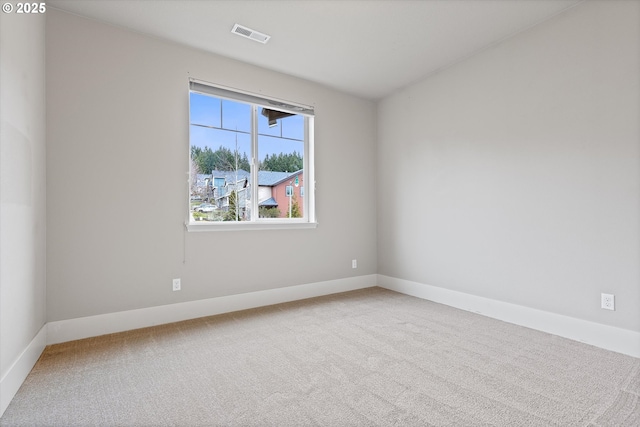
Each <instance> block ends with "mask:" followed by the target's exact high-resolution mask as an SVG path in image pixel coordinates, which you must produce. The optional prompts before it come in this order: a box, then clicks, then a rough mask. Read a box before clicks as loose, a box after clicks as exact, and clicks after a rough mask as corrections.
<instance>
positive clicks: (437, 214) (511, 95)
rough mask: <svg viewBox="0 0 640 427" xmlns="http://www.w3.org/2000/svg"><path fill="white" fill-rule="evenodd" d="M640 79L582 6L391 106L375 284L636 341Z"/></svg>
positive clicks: (628, 42) (630, 59) (623, 32)
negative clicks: (531, 313)
mask: <svg viewBox="0 0 640 427" xmlns="http://www.w3.org/2000/svg"><path fill="white" fill-rule="evenodd" d="M639 75H640V3H638V2H635V1H631V2H629V1H627V2H625V1H616V2H604V1H603V2H586V3H585V4H583V5H581V6H579V7H577V8H574V9H572V10H570V11H568V12H566V13H564V14H561V15H559V16H557V17H555V18H554V19H552V20H549V21H546V22H545V23H543V24H541V25H539V26H536V27H534V28H532V29H530V30H529V31H526V32H524V33H521V34H519V35H517V36H516V37H514V38H511V39H509V40H506V41H503V42H502V43H500V44H498V45H496V46H494V47H492V48H491V49H488V50H485V51H484V52H482V53H480V54H478V55H476V56H474V57H472V58H470V59H467V60H465V61H463V62H460V63H458V64H456V65H455V66H452V67H450V68H448V69H446V70H444V71H442V72H440V73H438V74H435V75H432V76H429V77H428V78H426V79H424V80H423V81H421V82H418V83H416V84H414V85H412V86H410V87H407V88H406V89H405V90H403V91H401V92H400V93H397V94H395V95H393V96H391V97H389V98H388V99H385V100H383V101H382V102H381V103H380V104H379V108H378V115H379V117H380V120H379V122H378V138H379V139H378V141H379V142H378V182H379V186H378V191H379V199H378V272H379V273H380V274H383V275H387V276H390V277H396V278H400V279H406V280H411V281H415V282H419V283H424V284H428V285H433V286H438V287H442V288H446V289H450V290H455V291H461V292H465V293H469V294H473V295H478V296H482V297H487V298H492V299H496V300H501V301H505V302H510V303H515V304H520V305H524V306H528V307H532V308H536V309H541V310H545V311H549V312H553V313H560V314H564V315H568V316H571V317H576V318H580V319H585V320H590V321H595V322H599V323H602V324H607V325H611V326H616V327H620V328H625V329H629V330H634V331H640V286H638V284H639V283H640V262H639V260H640V228H639V223H640V222H639V220H638V218H640V124H639V123H640V105H639V103H640V86H639V79H638V76H639ZM601 292H606V293H613V294H615V295H616V311H605V310H602V309H600V293H601Z"/></svg>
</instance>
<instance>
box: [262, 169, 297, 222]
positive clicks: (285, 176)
mask: <svg viewBox="0 0 640 427" xmlns="http://www.w3.org/2000/svg"><path fill="white" fill-rule="evenodd" d="M258 185H259V188H258V206H264V207H270V208H278V210H279V211H280V218H288V217H289V212H290V211H291V210H292V209H293V205H294V204H296V203H297V204H298V212H300V215H304V209H303V203H302V200H303V199H302V198H303V197H304V174H303V171H302V170H299V171H297V172H271V171H260V172H258Z"/></svg>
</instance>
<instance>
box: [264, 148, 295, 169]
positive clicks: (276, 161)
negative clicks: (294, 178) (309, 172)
mask: <svg viewBox="0 0 640 427" xmlns="http://www.w3.org/2000/svg"><path fill="white" fill-rule="evenodd" d="M302 168H303V161H302V156H301V155H300V154H299V153H298V152H297V151H294V152H293V153H279V154H273V155H271V156H270V155H268V154H267V155H266V156H265V158H264V160H263V161H262V163H261V164H260V169H261V170H266V171H273V172H296V171H299V170H300V169H302Z"/></svg>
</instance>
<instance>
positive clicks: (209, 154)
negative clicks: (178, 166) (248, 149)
mask: <svg viewBox="0 0 640 427" xmlns="http://www.w3.org/2000/svg"><path fill="white" fill-rule="evenodd" d="M236 157H237V162H238V169H243V170H246V171H249V170H250V169H251V166H250V165H249V158H248V157H247V153H239V152H237V151H231V150H230V149H228V148H226V147H223V146H220V147H219V148H218V149H217V150H216V151H213V150H212V149H211V148H209V147H204V148H200V147H195V146H192V147H191V159H192V160H193V161H194V163H195V164H196V165H197V167H198V170H199V171H200V173H205V174H210V173H211V171H212V170H221V171H234V170H236Z"/></svg>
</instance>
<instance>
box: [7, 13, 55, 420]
mask: <svg viewBox="0 0 640 427" xmlns="http://www.w3.org/2000/svg"><path fill="white" fill-rule="evenodd" d="M44 48H45V18H44V16H41V15H17V14H15V13H14V14H8V13H2V14H0V52H2V54H1V55H0V123H1V127H0V133H1V134H0V173H1V176H0V235H1V236H2V239H1V240H0V242H1V247H0V378H2V399H1V403H2V405H1V406H2V407H1V408H0V413H2V411H4V409H5V405H6V404H8V403H9V402H8V400H7V399H8V398H9V397H11V396H13V393H15V391H17V387H16V388H15V389H12V387H11V386H10V385H9V386H8V388H7V386H6V384H5V380H6V379H7V375H8V374H9V371H10V370H11V369H12V366H14V363H16V362H17V360H18V359H19V357H20V356H21V355H22V353H23V352H24V351H25V349H26V348H27V347H28V346H29V344H30V343H31V342H32V340H33V339H34V337H35V336H36V335H37V334H38V332H39V331H40V329H41V328H42V326H43V325H44V323H45V240H46V234H45V233H46V230H45V225H46V220H45V213H46V212H45V207H46V200H45V111H44V97H45V87H44V83H45V75H44V73H45V54H44ZM36 357H37V356H36ZM34 361H35V360H34ZM26 369H27V371H26V372H25V373H24V374H25V375H26V373H27V372H28V371H29V369H31V367H27V368H26ZM18 375H19V374H18ZM23 379H24V378H20V379H19V382H21V381H22V380H23ZM9 382H13V381H9ZM19 382H18V384H17V385H18V386H19ZM5 393H7V394H11V396H6V395H5Z"/></svg>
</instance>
